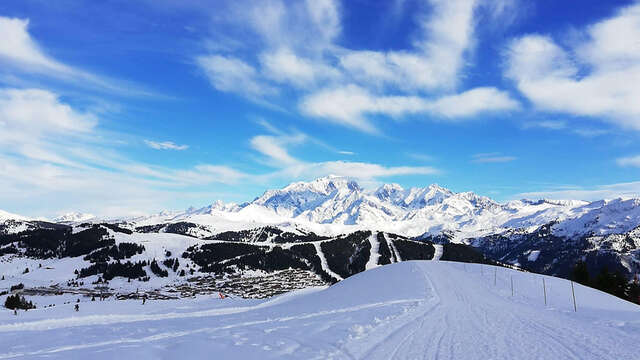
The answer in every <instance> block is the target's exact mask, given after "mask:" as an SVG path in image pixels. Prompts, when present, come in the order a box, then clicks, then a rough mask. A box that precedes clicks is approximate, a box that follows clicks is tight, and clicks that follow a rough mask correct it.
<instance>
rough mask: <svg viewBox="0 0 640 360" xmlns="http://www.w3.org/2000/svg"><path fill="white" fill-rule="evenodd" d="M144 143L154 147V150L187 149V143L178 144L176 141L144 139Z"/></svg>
mask: <svg viewBox="0 0 640 360" xmlns="http://www.w3.org/2000/svg"><path fill="white" fill-rule="evenodd" d="M144 143H145V144H147V146H148V147H150V148H152V149H156V150H178V151H180V150H187V149H188V148H189V145H178V144H176V143H174V142H173V141H161V142H158V141H152V140H145V141H144Z"/></svg>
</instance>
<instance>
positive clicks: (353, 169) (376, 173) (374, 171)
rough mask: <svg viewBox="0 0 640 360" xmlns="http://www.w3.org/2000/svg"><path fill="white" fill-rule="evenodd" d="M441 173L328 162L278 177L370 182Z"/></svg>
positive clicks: (430, 169) (299, 167)
mask: <svg viewBox="0 0 640 360" xmlns="http://www.w3.org/2000/svg"><path fill="white" fill-rule="evenodd" d="M439 173H440V171H439V170H438V169H436V168H433V167H430V166H383V165H380V164H374V163H364V162H350V161H326V162H316V163H302V164H299V165H294V166H289V167H286V168H284V169H283V170H282V171H280V172H278V173H276V175H279V176H286V177H288V178H291V177H294V178H305V179H312V178H317V177H320V176H327V175H338V176H346V177H350V178H354V179H360V180H364V181H370V180H375V179H376V178H385V177H391V176H404V175H436V174H439Z"/></svg>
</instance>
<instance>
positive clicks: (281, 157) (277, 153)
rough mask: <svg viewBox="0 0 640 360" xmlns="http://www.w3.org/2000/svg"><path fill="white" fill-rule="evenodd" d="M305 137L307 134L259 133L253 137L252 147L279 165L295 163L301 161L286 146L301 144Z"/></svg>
mask: <svg viewBox="0 0 640 360" xmlns="http://www.w3.org/2000/svg"><path fill="white" fill-rule="evenodd" d="M305 139H306V136H304V135H302V134H298V135H293V136H287V135H283V136H270V135H258V136H255V137H253V138H252V139H251V147H252V148H254V149H255V150H257V151H259V152H260V153H262V154H263V155H266V156H267V157H269V159H271V160H272V161H274V162H275V163H276V164H278V165H294V164H298V163H300V161H299V160H297V159H295V158H294V157H293V156H291V155H289V152H288V151H287V149H286V147H285V146H286V145H289V144H299V143H301V142H303V141H304V140H305Z"/></svg>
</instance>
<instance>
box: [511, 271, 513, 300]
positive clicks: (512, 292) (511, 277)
mask: <svg viewBox="0 0 640 360" xmlns="http://www.w3.org/2000/svg"><path fill="white" fill-rule="evenodd" d="M511 296H513V275H511Z"/></svg>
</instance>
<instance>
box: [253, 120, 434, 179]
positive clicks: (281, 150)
mask: <svg viewBox="0 0 640 360" xmlns="http://www.w3.org/2000/svg"><path fill="white" fill-rule="evenodd" d="M277 133H278V134H279V135H277V136H271V135H258V136H255V137H253V138H252V139H251V146H252V147H253V148H254V149H255V150H257V151H259V152H260V153H262V154H263V155H266V156H267V157H268V158H269V159H270V160H271V165H272V166H273V167H274V168H277V169H278V170H276V171H275V172H272V173H267V174H265V175H262V176H261V177H262V178H266V179H269V178H273V177H279V178H286V179H292V178H293V179H312V178H316V177H320V176H326V175H340V176H347V177H351V178H356V179H361V180H365V181H371V180H375V179H377V178H381V177H390V176H403V175H434V174H438V173H439V170H438V169H436V168H433V167H429V166H384V165H380V164H375V163H365V162H351V161H320V162H307V161H303V160H301V159H298V158H296V157H294V156H292V155H291V154H290V153H289V149H288V147H290V146H294V145H301V144H303V143H305V142H308V141H312V140H313V139H312V138H310V137H308V136H307V135H306V134H303V133H294V134H285V133H283V132H281V131H277ZM340 153H343V152H340ZM345 153H349V152H345ZM351 154H353V153H351Z"/></svg>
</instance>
